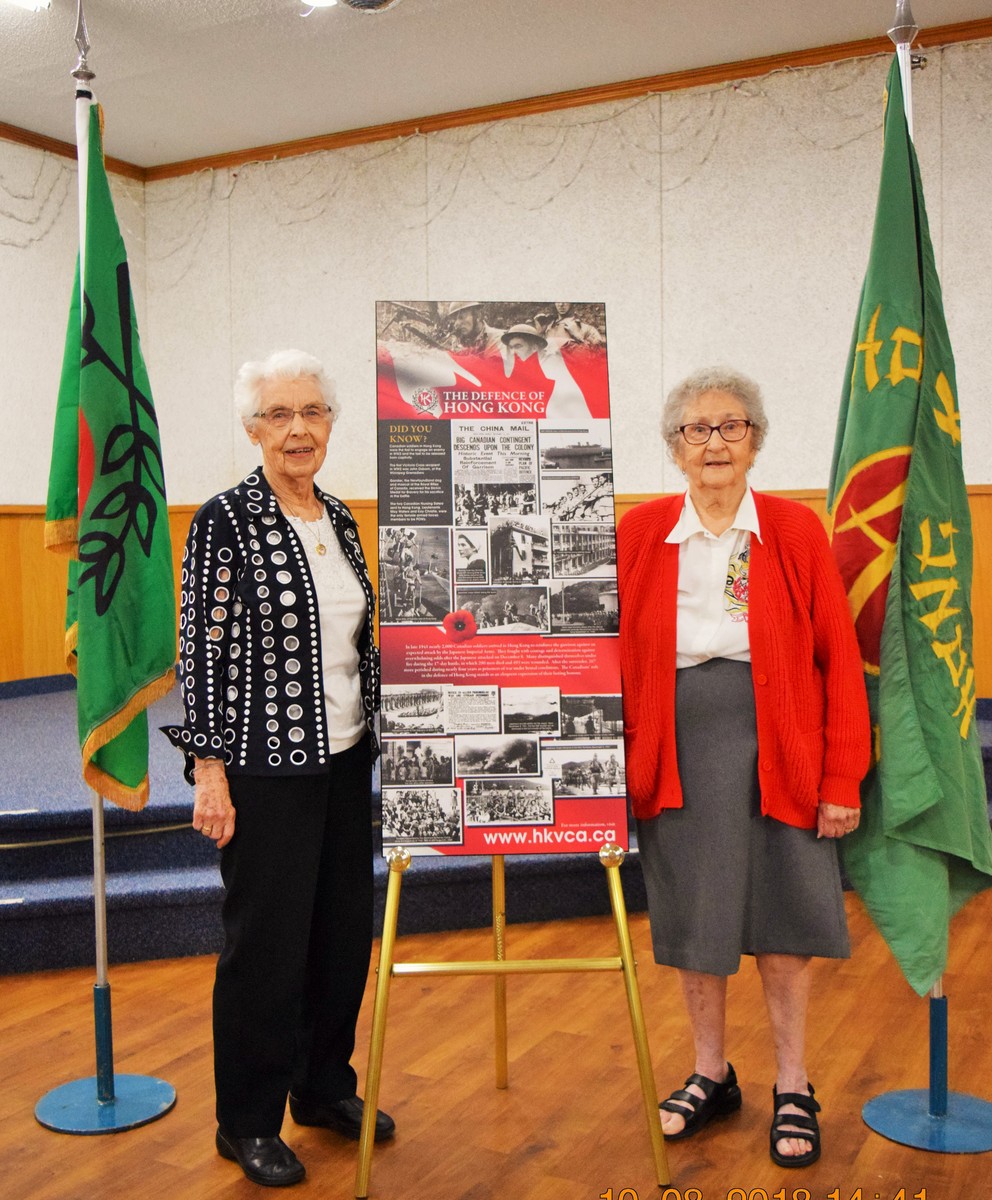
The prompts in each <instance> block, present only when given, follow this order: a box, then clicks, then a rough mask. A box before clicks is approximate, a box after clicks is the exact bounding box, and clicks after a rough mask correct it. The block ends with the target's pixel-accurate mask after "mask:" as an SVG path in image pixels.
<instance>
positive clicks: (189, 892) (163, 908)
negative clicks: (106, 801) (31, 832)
mask: <svg viewBox="0 0 992 1200" xmlns="http://www.w3.org/2000/svg"><path fill="white" fill-rule="evenodd" d="M201 840H202V839H201ZM213 853H214V855H215V861H214V862H213V863H212V864H211V865H210V866H189V867H182V868H169V869H165V870H148V871H130V872H125V873H122V874H114V875H108V876H107V884H106V889H107V948H108V958H109V961H110V962H111V963H121V962H139V961H143V960H146V959H151V958H179V957H183V956H185V955H190V954H214V953H216V952H217V951H219V949H220V946H221V942H222V932H221V922H220V907H221V901H222V897H223V889H222V886H221V881H220V872H219V870H218V867H217V863H216V852H215V851H214V852H213ZM635 858H636V856H635V855H630V856H628V861H627V863H625V865H624V866H623V867H622V868H621V871H620V878H621V880H622V883H623V891H624V896H625V900H626V904H627V907H628V909H629V910H630V911H631V912H636V911H640V910H641V909H643V908H644V906H645V905H644V895H643V881H642V878H641V872H640V870H639V869H637V867H636V862H635V861H634V859H635ZM505 866H506V909H507V914H506V915H507V920H508V921H509V922H510V923H514V922H518V921H542V920H549V921H550V920H556V919H559V918H565V917H578V916H596V915H601V914H604V913H608V912H609V911H610V902H609V892H608V889H607V884H606V877H605V876H606V873H605V871H604V870H603V867H602V866H601V865H600V863H599V861H598V859H597V857H596V856H595V855H585V854H567V855H558V856H554V857H521V858H507V859H506V860H505ZM374 869H375V906H376V915H375V923H376V924H375V927H376V932H377V933H378V932H380V931H381V929H382V920H383V912H384V909H385V897H386V888H387V881H388V876H389V868H388V865H387V863H386V862H385V860H384V859H383V858H381V857H378V856H377V857H376V859H375V863H374ZM491 877H492V866H491V860H489V859H488V858H462V857H459V858H448V859H445V858H440V857H425V858H415V859H414V860H413V862H412V864H411V866H410V867H409V869H408V870H407V871H406V872H404V874H403V877H402V884H401V889H400V906H399V919H398V929H399V932H400V933H401V934H403V933H423V932H435V931H441V930H447V929H470V928H481V927H485V926H489V925H491V924H492V889H491V887H490V880H491ZM94 957H95V943H94V919H93V880H92V877H91V876H90V875H78V876H74V877H67V878H62V879H34V880H22V881H13V882H12V881H7V880H5V881H4V882H3V883H0V974H11V973H19V972H24V971H41V970H54V969H59V968H63V967H72V966H86V965H89V964H91V963H93V961H94Z"/></svg>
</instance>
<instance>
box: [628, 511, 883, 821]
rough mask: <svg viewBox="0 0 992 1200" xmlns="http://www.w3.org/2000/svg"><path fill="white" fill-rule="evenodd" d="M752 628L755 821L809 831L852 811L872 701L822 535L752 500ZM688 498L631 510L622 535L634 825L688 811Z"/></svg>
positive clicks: (865, 756)
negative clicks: (683, 713) (679, 534)
mask: <svg viewBox="0 0 992 1200" xmlns="http://www.w3.org/2000/svg"><path fill="white" fill-rule="evenodd" d="M754 500H755V505H756V506H757V511H758V521H759V523H760V526H761V538H760V540H759V539H758V538H757V537H754V536H752V538H751V560H750V573H749V580H748V594H749V613H748V618H749V619H748V630H749V636H750V642H751V678H752V680H753V683H754V698H755V709H756V713H757V732H758V780H759V785H760V789H761V811H762V813H764V814H765V815H766V816H770V817H774V818H776V819H777V820H779V821H783V822H785V824H787V825H796V826H798V827H799V828H801V829H812V828H813V827H814V826H815V825H816V810H817V806H818V804H819V803H820V802H821V801H822V802H824V803H829V804H843V805H846V806H848V807H850V808H857V807H858V805H859V804H860V796H859V784H860V782H861V780H862V778H863V777H864V775H865V773H866V771H867V770H868V764H869V756H870V750H871V731H870V723H869V717H868V700H867V696H866V693H865V683H864V675H863V673H862V671H863V668H862V663H861V653H860V651H859V649H858V643H857V638H856V636H855V633H854V625H853V623H852V621H851V615H850V611H849V609H848V605H847V595H846V594H845V592H844V585H843V583H842V582H841V578H840V575H839V573H838V571H837V567H836V565H835V563H834V559H833V555H832V554H831V552H830V546H829V543H828V542H827V537H826V534H825V533H824V531H823V526H822V525H821V524H820V522H819V520H818V519H817V517H816V515H815V514H814V513H813V512H812V511H811V510H810V509H808V508H805V507H804V506H803V505H801V504H797V503H796V502H795V501H792V500H783V499H781V498H780V497H777V496H766V495H762V494H760V493H754ZM683 501H684V497H683V496H681V495H679V496H665V497H663V498H662V499H660V500H651V501H649V502H647V503H646V504H640V505H638V506H637V508H635V509H632V510H631V511H630V512H629V513H627V515H626V516H625V517H624V519H623V520H622V521H621V522H620V527H619V529H618V531H617V570H618V575H619V587H620V665H621V670H622V673H623V687H624V736H625V739H626V747H627V790H628V793H629V795H630V798H631V804H632V807H633V811H634V815H635V816H636V817H641V818H644V817H653V816H656V815H657V814H658V813H659V812H660V811H661V810H662V809H663V808H681V807H682V785H681V782H680V780H679V771H678V760H677V757H676V752H675V629H676V611H677V610H676V602H677V597H678V573H679V547H678V545H677V544H676V543H674V542H672V543H669V542H666V541H665V538H666V536H667V535H668V534H669V533H670V532H671V530H672V528H673V527H674V525H675V522H676V521H677V520H678V517H679V514H680V512H681V511H682V505H683Z"/></svg>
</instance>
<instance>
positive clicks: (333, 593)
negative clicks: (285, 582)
mask: <svg viewBox="0 0 992 1200" xmlns="http://www.w3.org/2000/svg"><path fill="white" fill-rule="evenodd" d="M289 520H290V521H291V522H292V524H293V528H294V529H295V530H296V532H297V534H298V535H299V538H300V541H301V542H302V543H303V546H304V548H305V550H306V555H307V562H308V563H309V564H310V573H311V574H312V575H313V585H314V589H315V591H316V593H317V608H318V611H319V612H320V657H321V667H322V670H323V682H324V709H325V712H326V714H327V740H328V743H329V747H330V752H331V753H332V754H339V753H340V752H341V751H342V750H348V749H349V748H350V747H351V746H354V745H355V744H356V743H357V742H359V741H360V740H361V739H362V736H363V735H364V733H365V721H364V720H363V718H362V693H361V685H360V681H359V677H358V648H357V646H358V638H359V635H360V634H361V632H362V629H363V627H364V625H365V612H366V607H367V605H366V600H365V592H364V591H363V590H362V585H361V584H360V583H359V582H358V578H357V576H356V575H355V572H354V571H353V570H352V567H351V564H350V563H349V562H348V560H347V558H345V554H344V551H343V550H342V549H341V545H340V543H339V542H338V539H337V536H336V534H335V532H334V526H333V525H332V524H331V518H330V517H329V516H328V515H327V513H326V512H325V513H324V514H323V515H322V516H321V518H320V520H319V521H302V520H300V518H299V517H290V518H289ZM318 544H320V545H321V546H323V547H324V553H323V554H320V553H318V551H317V546H318Z"/></svg>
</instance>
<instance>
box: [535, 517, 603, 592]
mask: <svg viewBox="0 0 992 1200" xmlns="http://www.w3.org/2000/svg"><path fill="white" fill-rule="evenodd" d="M551 573H552V574H553V575H555V576H556V577H560V576H567V577H577V578H585V577H587V576H588V577H596V578H607V577H610V576H612V577H614V578H615V577H616V573H617V542H616V533H615V531H614V529H613V526H612V525H574V524H571V523H566V524H559V523H558V522H557V521H552V523H551Z"/></svg>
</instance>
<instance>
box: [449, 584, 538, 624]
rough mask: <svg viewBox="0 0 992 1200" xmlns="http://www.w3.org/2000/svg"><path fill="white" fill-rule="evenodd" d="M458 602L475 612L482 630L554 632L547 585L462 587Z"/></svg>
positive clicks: (459, 590)
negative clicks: (552, 630) (551, 630)
mask: <svg viewBox="0 0 992 1200" xmlns="http://www.w3.org/2000/svg"><path fill="white" fill-rule="evenodd" d="M456 604H457V607H458V608H463V609H465V610H466V611H468V612H470V613H471V614H472V616H473V617H474V618H475V624H476V628H477V629H478V632H479V633H548V632H550V628H551V623H550V615H549V609H548V589H547V588H546V587H498V588H469V587H464V588H462V587H460V588H458V589H456Z"/></svg>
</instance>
